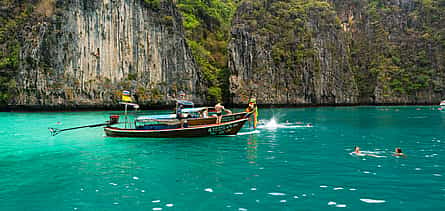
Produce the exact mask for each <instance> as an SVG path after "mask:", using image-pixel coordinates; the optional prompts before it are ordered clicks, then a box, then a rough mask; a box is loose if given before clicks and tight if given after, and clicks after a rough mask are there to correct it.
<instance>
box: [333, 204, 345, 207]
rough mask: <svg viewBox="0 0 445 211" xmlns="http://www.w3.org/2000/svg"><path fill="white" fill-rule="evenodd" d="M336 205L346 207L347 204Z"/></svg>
mask: <svg viewBox="0 0 445 211" xmlns="http://www.w3.org/2000/svg"><path fill="white" fill-rule="evenodd" d="M335 207H346V204H337V205H335Z"/></svg>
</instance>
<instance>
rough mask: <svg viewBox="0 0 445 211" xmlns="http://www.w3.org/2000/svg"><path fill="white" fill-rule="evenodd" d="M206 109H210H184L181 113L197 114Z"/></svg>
mask: <svg viewBox="0 0 445 211" xmlns="http://www.w3.org/2000/svg"><path fill="white" fill-rule="evenodd" d="M206 109H209V107H198V108H183V109H182V110H181V112H182V113H196V112H200V111H204V110H206Z"/></svg>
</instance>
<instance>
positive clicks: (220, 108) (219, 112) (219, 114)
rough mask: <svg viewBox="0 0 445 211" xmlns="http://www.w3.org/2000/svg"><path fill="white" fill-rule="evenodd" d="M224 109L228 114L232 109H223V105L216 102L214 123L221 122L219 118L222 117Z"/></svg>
mask: <svg viewBox="0 0 445 211" xmlns="http://www.w3.org/2000/svg"><path fill="white" fill-rule="evenodd" d="M223 111H225V112H226V113H228V114H230V113H232V111H230V110H229V109H225V108H224V106H223V105H221V103H218V104H216V105H215V112H216V124H219V123H221V119H222V112H223Z"/></svg>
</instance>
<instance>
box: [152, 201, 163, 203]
mask: <svg viewBox="0 0 445 211" xmlns="http://www.w3.org/2000/svg"><path fill="white" fill-rule="evenodd" d="M151 202H153V203H159V202H161V200H154V201H151Z"/></svg>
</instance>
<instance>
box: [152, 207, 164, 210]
mask: <svg viewBox="0 0 445 211" xmlns="http://www.w3.org/2000/svg"><path fill="white" fill-rule="evenodd" d="M153 210H162V208H160V207H155V208H153Z"/></svg>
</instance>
